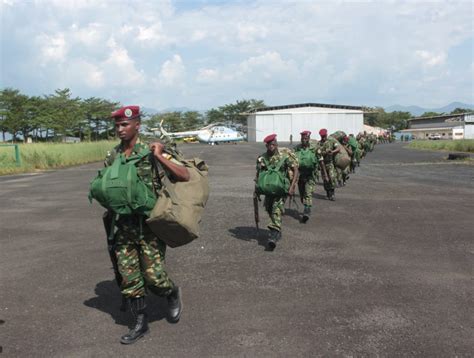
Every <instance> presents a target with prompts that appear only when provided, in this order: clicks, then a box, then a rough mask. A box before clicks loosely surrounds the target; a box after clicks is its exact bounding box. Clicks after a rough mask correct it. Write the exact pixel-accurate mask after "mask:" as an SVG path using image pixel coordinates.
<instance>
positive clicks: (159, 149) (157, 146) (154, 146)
mask: <svg viewBox="0 0 474 358" xmlns="http://www.w3.org/2000/svg"><path fill="white" fill-rule="evenodd" d="M164 147H165V146H164V145H163V144H162V143H160V142H153V143H150V149H151V150H152V151H153V154H154V155H155V157H158V156H160V155H161V154H162V153H163V149H164Z"/></svg>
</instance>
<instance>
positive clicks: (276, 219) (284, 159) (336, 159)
mask: <svg viewBox="0 0 474 358" xmlns="http://www.w3.org/2000/svg"><path fill="white" fill-rule="evenodd" d="M300 135H301V140H300V143H298V144H296V145H295V146H294V147H293V149H289V148H282V147H279V146H278V141H277V135H276V134H270V135H268V136H267V137H265V138H264V140H263V141H264V143H265V145H266V148H267V150H266V152H265V153H263V154H261V155H260V156H259V157H258V158H257V167H256V169H257V173H256V178H255V182H256V183H257V182H258V180H259V177H260V175H262V173H264V172H265V171H278V172H280V173H281V176H282V177H285V178H286V180H287V181H288V183H291V184H289V188H288V190H287V191H286V192H285V193H284V194H278V195H272V194H262V190H261V188H259V185H261V183H258V184H256V187H255V196H254V198H258V200H260V195H261V194H262V195H264V197H265V198H264V207H265V210H266V211H267V213H268V215H269V218H270V223H269V224H268V228H269V229H270V235H269V238H268V240H267V249H268V250H269V251H272V250H274V249H275V248H276V245H277V242H278V241H279V240H281V239H282V232H281V230H282V216H283V214H284V211H285V209H284V205H285V202H286V201H287V200H288V201H289V203H290V205H291V202H292V201H293V202H296V201H295V199H294V195H295V189H296V186H297V187H298V191H299V196H300V201H301V203H302V204H303V213H302V217H301V220H300V221H301V223H306V222H307V221H308V220H309V218H310V216H311V210H312V206H313V193H314V191H315V188H316V184H317V182H319V181H322V184H323V187H324V190H325V192H326V197H327V199H328V200H330V201H335V200H336V196H335V190H336V188H337V187H342V186H344V185H346V182H347V181H348V180H349V174H350V173H355V170H356V167H359V166H360V161H361V159H362V158H363V157H364V156H365V155H367V153H368V152H371V151H373V149H374V146H375V145H376V143H377V136H376V135H374V134H367V133H366V132H364V133H359V134H358V135H357V137H355V136H354V135H353V134H350V135H346V133H344V132H342V131H337V132H335V133H333V134H331V135H328V131H327V130H326V129H324V128H323V129H321V130H320V131H319V136H320V137H321V139H320V140H319V141H316V140H312V139H311V131H309V130H305V131H302V132H301V133H300ZM344 165H345V166H344ZM256 210H257V209H256ZM256 220H257V223H258V213H256Z"/></svg>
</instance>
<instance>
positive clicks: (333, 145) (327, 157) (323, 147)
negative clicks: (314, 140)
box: [318, 128, 341, 201]
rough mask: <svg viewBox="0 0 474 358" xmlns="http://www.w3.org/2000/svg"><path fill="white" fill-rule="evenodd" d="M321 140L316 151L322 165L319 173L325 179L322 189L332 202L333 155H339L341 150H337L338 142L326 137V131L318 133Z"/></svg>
mask: <svg viewBox="0 0 474 358" xmlns="http://www.w3.org/2000/svg"><path fill="white" fill-rule="evenodd" d="M319 135H320V136H321V140H320V141H319V143H318V149H319V151H320V153H321V155H322V158H323V163H324V165H322V166H321V171H322V175H323V177H326V178H325V180H324V189H325V190H326V195H327V197H328V199H329V200H331V201H334V200H336V198H335V193H334V191H335V188H336V179H337V174H336V168H335V166H334V155H336V154H337V153H339V151H340V150H341V148H339V146H340V144H339V142H338V141H337V140H336V139H334V138H332V137H328V131H327V129H325V128H323V129H321V130H320V131H319Z"/></svg>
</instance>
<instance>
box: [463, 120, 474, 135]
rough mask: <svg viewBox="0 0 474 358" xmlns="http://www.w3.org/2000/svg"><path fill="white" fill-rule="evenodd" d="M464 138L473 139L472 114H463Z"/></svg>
mask: <svg viewBox="0 0 474 358" xmlns="http://www.w3.org/2000/svg"><path fill="white" fill-rule="evenodd" d="M464 139H474V114H466V115H465V116H464Z"/></svg>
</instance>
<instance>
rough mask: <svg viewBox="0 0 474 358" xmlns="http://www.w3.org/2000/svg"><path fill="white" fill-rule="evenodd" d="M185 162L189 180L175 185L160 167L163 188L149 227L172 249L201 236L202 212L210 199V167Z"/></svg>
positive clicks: (193, 160)
mask: <svg viewBox="0 0 474 358" xmlns="http://www.w3.org/2000/svg"><path fill="white" fill-rule="evenodd" d="M182 163H183V164H184V165H185V166H186V168H187V169H188V171H189V176H190V178H189V181H187V182H173V181H171V180H170V179H169V178H168V176H167V175H166V174H165V173H164V171H163V169H162V168H160V166H158V168H159V171H160V172H161V173H162V174H161V175H160V177H161V180H162V184H163V187H162V188H161V190H160V192H159V193H158V199H157V201H156V205H155V207H154V208H153V210H152V211H151V213H150V215H149V216H150V217H149V219H147V221H146V222H147V224H148V227H149V228H150V229H151V231H153V233H154V234H155V235H156V236H158V238H159V239H160V240H162V241H164V242H165V243H166V245H168V246H170V247H178V246H182V245H185V244H188V243H189V242H191V241H193V240H194V239H197V238H198V237H199V224H200V222H201V216H202V212H203V210H204V207H205V206H206V203H207V199H208V198H209V179H208V168H207V165H206V164H205V163H204V161H202V160H200V159H198V158H194V159H192V160H184V161H182Z"/></svg>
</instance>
